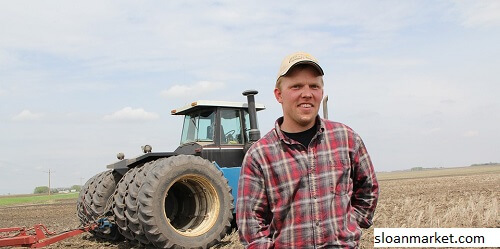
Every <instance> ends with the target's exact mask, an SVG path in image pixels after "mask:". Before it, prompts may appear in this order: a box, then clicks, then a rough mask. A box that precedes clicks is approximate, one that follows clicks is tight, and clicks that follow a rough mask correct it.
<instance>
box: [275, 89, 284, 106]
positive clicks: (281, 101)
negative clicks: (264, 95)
mask: <svg viewBox="0 0 500 249" xmlns="http://www.w3.org/2000/svg"><path fill="white" fill-rule="evenodd" d="M274 97H276V100H277V101H278V102H279V103H281V104H283V97H282V96H281V90H280V89H278V88H274Z"/></svg>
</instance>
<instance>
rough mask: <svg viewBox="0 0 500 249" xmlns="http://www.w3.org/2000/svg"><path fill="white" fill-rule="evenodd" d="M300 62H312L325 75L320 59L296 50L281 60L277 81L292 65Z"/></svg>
mask: <svg viewBox="0 0 500 249" xmlns="http://www.w3.org/2000/svg"><path fill="white" fill-rule="evenodd" d="M299 64H310V65H312V66H314V67H315V68H316V69H317V70H318V72H319V73H320V74H321V75H325V73H324V72H323V69H322V68H321V67H320V66H319V63H318V60H317V59H316V58H314V56H312V55H311V54H309V53H306V52H295V53H293V54H290V55H288V56H287V57H285V59H283V61H282V62H281V66H280V70H279V72H278V77H277V78H276V81H277V80H278V79H279V78H280V77H281V76H283V75H285V74H287V73H288V71H290V69H291V68H292V67H294V66H296V65H299Z"/></svg>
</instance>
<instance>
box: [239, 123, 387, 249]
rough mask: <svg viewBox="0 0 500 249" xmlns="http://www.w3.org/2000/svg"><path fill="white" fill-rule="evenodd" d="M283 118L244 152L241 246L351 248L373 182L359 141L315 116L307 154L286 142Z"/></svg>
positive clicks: (371, 205) (368, 207)
mask: <svg viewBox="0 0 500 249" xmlns="http://www.w3.org/2000/svg"><path fill="white" fill-rule="evenodd" d="M281 122H282V118H280V119H278V120H277V121H276V124H275V129H273V130H271V131H270V132H269V133H267V134H266V135H265V136H264V137H262V138H261V139H260V140H259V141H258V142H256V143H255V144H254V145H253V146H252V147H251V148H250V149H249V150H248V152H247V154H246V156H245V159H244V161H243V165H242V169H241V175H240V179H239V186H238V199H237V205H236V206H237V212H236V222H237V224H238V229H239V234H240V239H241V242H242V243H243V245H245V246H246V247H247V248H356V247H358V245H359V240H360V237H361V229H360V227H362V228H368V227H370V226H371V225H372V218H373V214H374V211H375V207H376V205H377V198H378V193H379V190H378V183H377V180H376V177H375V171H374V169H373V165H372V162H371V160H370V157H369V155H368V153H367V151H366V148H365V146H364V144H363V141H362V140H361V138H360V137H359V135H358V134H356V133H355V132H354V131H353V130H352V129H351V128H349V127H347V126H346V125H344V124H341V123H337V122H332V121H328V120H323V119H320V118H319V117H318V118H317V122H316V123H317V124H319V127H318V132H317V133H316V135H315V136H314V137H313V139H312V140H311V143H310V144H309V148H306V147H304V146H303V145H302V144H300V143H298V142H296V141H294V140H291V139H290V138H288V137H286V136H285V135H284V134H283V133H282V132H281V130H280V127H279V126H280V124H281Z"/></svg>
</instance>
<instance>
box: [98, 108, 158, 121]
mask: <svg viewBox="0 0 500 249" xmlns="http://www.w3.org/2000/svg"><path fill="white" fill-rule="evenodd" d="M159 117H160V116H159V115H158V114H156V113H154V112H147V111H145V110H144V109H142V108H137V109H133V108H132V107H125V108H123V109H121V110H119V111H116V112H114V113H113V114H110V115H106V116H104V118H103V119H104V120H105V121H116V120H121V121H141V120H154V119H158V118H159Z"/></svg>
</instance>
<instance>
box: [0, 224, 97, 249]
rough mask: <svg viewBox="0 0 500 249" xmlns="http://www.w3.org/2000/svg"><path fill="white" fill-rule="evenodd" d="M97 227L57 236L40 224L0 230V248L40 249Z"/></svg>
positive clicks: (79, 229) (66, 232) (93, 226)
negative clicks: (26, 248) (27, 248)
mask: <svg viewBox="0 0 500 249" xmlns="http://www.w3.org/2000/svg"><path fill="white" fill-rule="evenodd" d="M97 227H98V225H97V224H92V225H88V226H85V227H81V228H77V229H73V230H69V231H65V232H62V233H58V234H56V233H54V232H50V231H49V230H48V229H47V227H45V226H44V225H42V224H38V225H35V226H33V227H31V228H26V227H10V228H0V247H4V246H11V247H29V248H40V247H44V246H47V245H50V244H53V243H56V242H58V241H61V240H63V239H66V238H69V237H73V236H76V235H78V234H81V233H84V232H88V231H91V230H94V229H96V228H97Z"/></svg>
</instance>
